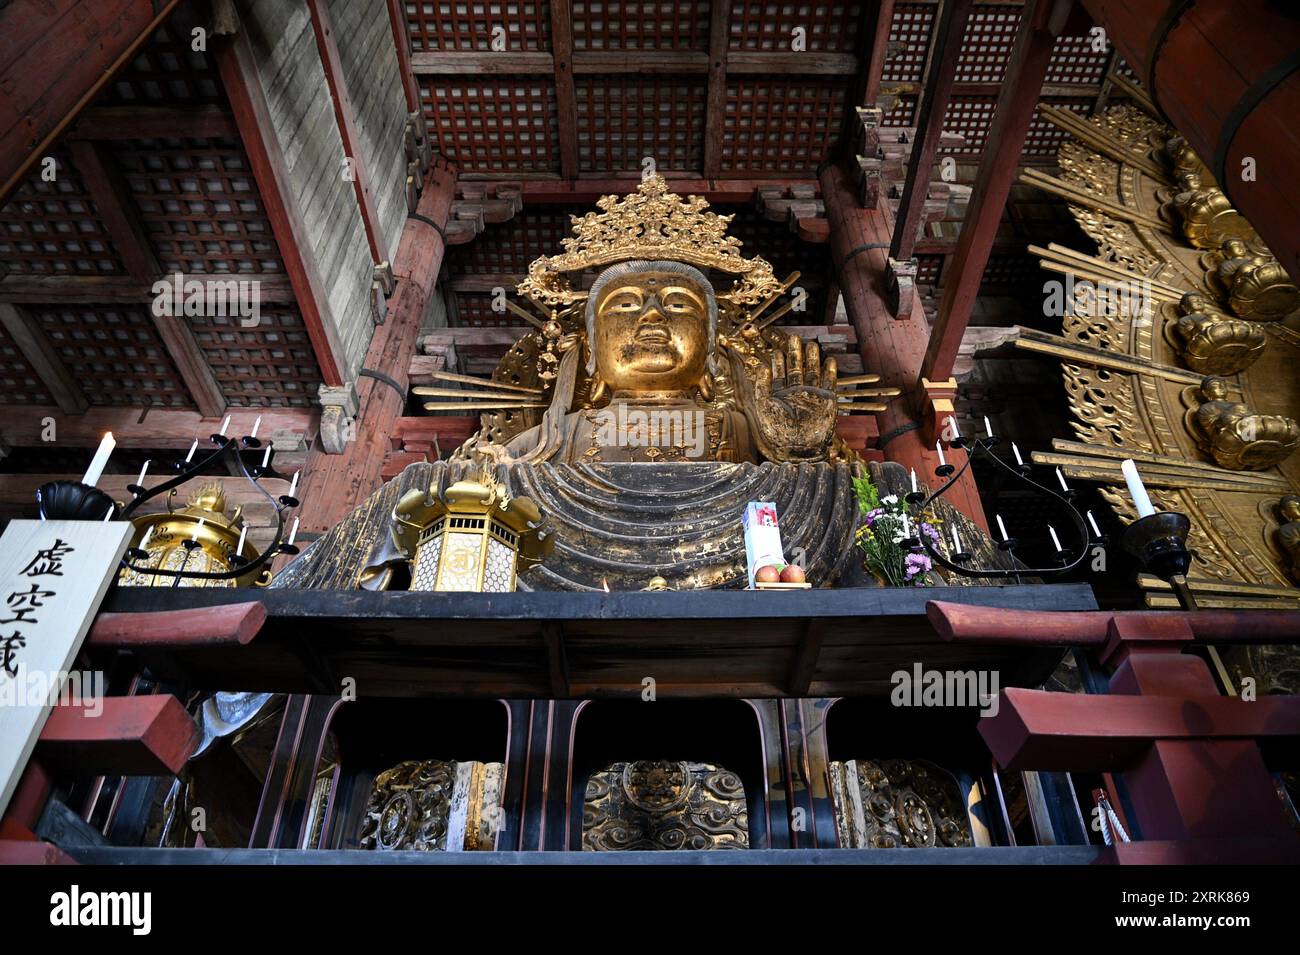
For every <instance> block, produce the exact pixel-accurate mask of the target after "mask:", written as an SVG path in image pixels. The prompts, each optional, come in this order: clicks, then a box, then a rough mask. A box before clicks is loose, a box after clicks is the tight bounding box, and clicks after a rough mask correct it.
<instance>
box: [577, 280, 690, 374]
mask: <svg viewBox="0 0 1300 955" xmlns="http://www.w3.org/2000/svg"><path fill="white" fill-rule="evenodd" d="M707 296H708V292H707V291H706V290H705V289H702V288H700V287H699V285H698V284H697V283H696V282H695V281H693V280H692V279H690V278H689V277H688V276H685V275H677V274H675V273H672V272H632V273H629V274H627V275H624V276H620V277H619V278H617V279H615V280H614V281H612V282H610V283H609V284H608V285H607V286H605V288H603V289H601V292H600V299H599V300H598V301H597V302H596V340H595V341H594V342H592V350H593V352H594V354H595V357H596V370H597V371H598V372H599V373H600V377H601V378H603V379H604V380H605V382H606V383H607V384H608V385H609V386H610V387H611V388H612V389H614V390H615V391H685V390H686V389H688V388H690V387H692V386H694V385H696V384H698V383H699V381H700V379H701V378H702V377H703V376H704V368H705V364H706V363H707V361H708V358H709V305H708V297H707Z"/></svg>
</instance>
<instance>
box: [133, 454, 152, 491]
mask: <svg viewBox="0 0 1300 955" xmlns="http://www.w3.org/2000/svg"><path fill="white" fill-rule="evenodd" d="M148 470H149V462H148V460H146V461H145V462H144V466H143V467H141V468H140V476H139V477H138V478H136V479H135V486H136V487H144V472H145V471H148Z"/></svg>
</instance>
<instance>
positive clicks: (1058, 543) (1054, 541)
mask: <svg viewBox="0 0 1300 955" xmlns="http://www.w3.org/2000/svg"><path fill="white" fill-rule="evenodd" d="M1047 533H1049V534H1051V535H1052V546H1053V547H1055V548H1056V550H1057V552H1058V553H1059V552H1060V551H1062V550H1064V549H1065V548H1063V547H1062V546H1061V539H1060V538H1059V537H1057V536H1056V528H1055V527H1053V526H1052V525H1051V524H1048V525H1047Z"/></svg>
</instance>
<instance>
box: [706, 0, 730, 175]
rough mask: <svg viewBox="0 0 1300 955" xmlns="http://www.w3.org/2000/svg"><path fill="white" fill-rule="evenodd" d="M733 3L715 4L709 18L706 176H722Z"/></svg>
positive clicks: (715, 1)
mask: <svg viewBox="0 0 1300 955" xmlns="http://www.w3.org/2000/svg"><path fill="white" fill-rule="evenodd" d="M730 22H731V0H713V7H712V9H711V11H710V15H709V87H708V93H707V100H706V102H705V107H704V175H705V177H706V178H713V177H715V176H717V175H719V174H720V173H721V172H722V144H723V133H724V131H725V129H726V122H725V120H726V114H727V48H728V46H729V45H730V44H729V42H728V40H729V36H728V32H727V28H728V25H729V23H730Z"/></svg>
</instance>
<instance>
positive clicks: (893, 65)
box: [881, 3, 937, 83]
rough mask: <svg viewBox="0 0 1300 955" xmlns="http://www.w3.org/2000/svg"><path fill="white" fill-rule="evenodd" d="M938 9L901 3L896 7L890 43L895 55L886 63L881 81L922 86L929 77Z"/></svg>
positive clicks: (918, 4) (924, 4) (932, 6)
mask: <svg viewBox="0 0 1300 955" xmlns="http://www.w3.org/2000/svg"><path fill="white" fill-rule="evenodd" d="M936 9H937V8H936V7H935V6H934V5H933V4H929V3H900V4H897V5H896V6H895V7H894V19H893V22H892V23H891V24H890V27H889V43H890V46H891V47H895V52H894V54H893V55H892V56H891V57H890V58H889V59H888V60H886V61H885V67H884V70H883V72H882V73H881V79H882V80H884V82H886V83H891V82H892V83H919V82H921V79H922V78H923V76H924V74H925V56H926V50H928V49H929V46H930V31H931V30H933V29H934V14H935V10H936Z"/></svg>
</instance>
